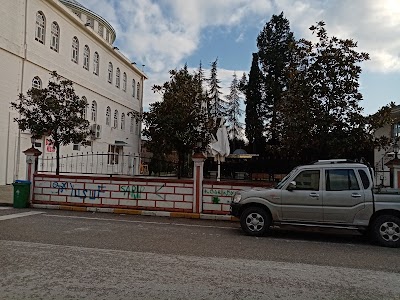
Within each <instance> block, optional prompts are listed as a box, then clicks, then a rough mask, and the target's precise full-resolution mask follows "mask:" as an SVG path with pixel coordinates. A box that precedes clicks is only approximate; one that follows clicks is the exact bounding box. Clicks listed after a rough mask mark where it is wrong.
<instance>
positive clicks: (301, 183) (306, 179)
mask: <svg viewBox="0 0 400 300" xmlns="http://www.w3.org/2000/svg"><path fill="white" fill-rule="evenodd" d="M294 181H296V188H295V190H302V191H319V170H306V171H303V172H301V173H300V174H299V175H297V176H296V178H295V179H294Z"/></svg>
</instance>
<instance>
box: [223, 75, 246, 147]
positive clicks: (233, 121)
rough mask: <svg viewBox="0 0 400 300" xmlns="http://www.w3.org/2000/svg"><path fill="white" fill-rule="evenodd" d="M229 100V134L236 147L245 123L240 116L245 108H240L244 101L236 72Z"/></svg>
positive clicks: (227, 97)
mask: <svg viewBox="0 0 400 300" xmlns="http://www.w3.org/2000/svg"><path fill="white" fill-rule="evenodd" d="M226 100H227V102H226V103H227V109H226V116H227V125H228V136H229V138H230V140H231V141H232V142H233V144H234V146H235V148H236V142H237V141H238V140H242V138H241V137H242V135H243V134H242V132H243V123H241V122H240V121H239V118H240V117H241V116H242V115H243V110H242V109H241V108H240V104H241V102H242V98H241V91H240V87H239V81H238V79H237V76H236V73H233V79H232V82H231V86H230V92H229V95H227V96H226Z"/></svg>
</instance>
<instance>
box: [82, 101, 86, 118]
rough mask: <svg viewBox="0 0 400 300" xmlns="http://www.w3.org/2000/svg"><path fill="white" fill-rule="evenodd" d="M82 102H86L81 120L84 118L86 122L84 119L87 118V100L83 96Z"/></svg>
mask: <svg viewBox="0 0 400 300" xmlns="http://www.w3.org/2000/svg"><path fill="white" fill-rule="evenodd" d="M82 100H84V101H85V102H86V106H85V109H84V110H83V114H82V118H84V119H85V120H86V118H87V99H86V97H85V96H83V97H82Z"/></svg>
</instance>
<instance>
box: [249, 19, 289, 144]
mask: <svg viewBox="0 0 400 300" xmlns="http://www.w3.org/2000/svg"><path fill="white" fill-rule="evenodd" d="M294 44H295V40H294V37H293V33H292V32H291V31H290V25H289V21H288V20H287V19H286V18H285V17H284V16H283V12H282V13H281V14H280V15H279V16H277V15H273V16H272V18H271V20H270V21H269V22H268V23H267V24H266V25H265V26H264V28H263V30H262V31H261V32H260V34H259V35H258V37H257V47H258V58H259V63H260V65H261V70H262V75H263V114H262V116H263V117H264V122H265V124H266V126H267V128H266V129H267V130H266V132H267V134H268V138H269V143H270V144H273V145H274V144H278V143H279V136H278V131H279V127H280V116H279V104H280V101H281V99H282V93H283V92H284V91H285V90H286V89H287V76H286V75H287V74H286V71H287V67H288V65H289V63H290V62H291V52H292V48H293V45H294Z"/></svg>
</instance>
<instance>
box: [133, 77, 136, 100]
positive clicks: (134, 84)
mask: <svg viewBox="0 0 400 300" xmlns="http://www.w3.org/2000/svg"><path fill="white" fill-rule="evenodd" d="M135 89H136V82H135V79H132V97H133V98H135Z"/></svg>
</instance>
